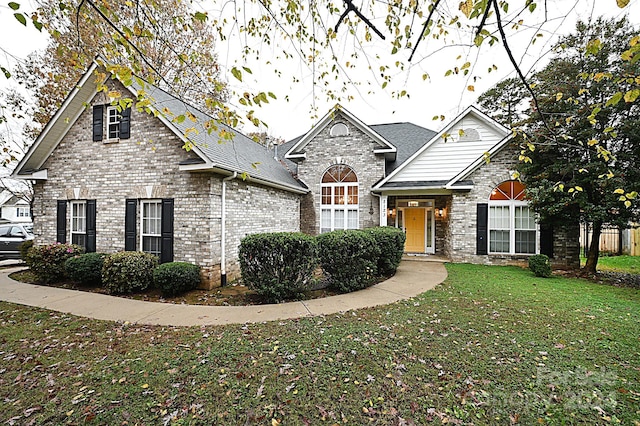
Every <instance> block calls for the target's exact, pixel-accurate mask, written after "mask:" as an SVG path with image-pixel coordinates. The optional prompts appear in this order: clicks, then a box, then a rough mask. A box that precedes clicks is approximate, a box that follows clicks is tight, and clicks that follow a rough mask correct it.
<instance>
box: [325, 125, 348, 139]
mask: <svg viewBox="0 0 640 426" xmlns="http://www.w3.org/2000/svg"><path fill="white" fill-rule="evenodd" d="M329 134H330V135H331V136H333V137H336V136H348V135H349V128H348V127H347V125H346V124H344V123H336V124H334V125H333V126H331V130H329Z"/></svg>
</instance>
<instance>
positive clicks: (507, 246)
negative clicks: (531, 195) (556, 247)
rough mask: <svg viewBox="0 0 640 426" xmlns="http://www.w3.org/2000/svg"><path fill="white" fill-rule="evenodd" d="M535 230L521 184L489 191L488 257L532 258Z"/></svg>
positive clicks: (534, 250)
mask: <svg viewBox="0 0 640 426" xmlns="http://www.w3.org/2000/svg"><path fill="white" fill-rule="evenodd" d="M536 229H537V226H536V217H535V214H534V212H533V209H532V208H531V207H529V206H528V205H527V202H526V200H525V186H524V185H523V184H522V183H521V182H519V181H516V180H509V181H506V182H502V183H501V184H500V185H498V186H496V187H495V188H494V189H493V191H491V195H490V197H489V253H506V254H535V253H536V239H537V238H536V237H537V233H536Z"/></svg>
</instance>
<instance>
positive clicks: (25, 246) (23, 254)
mask: <svg viewBox="0 0 640 426" xmlns="http://www.w3.org/2000/svg"><path fill="white" fill-rule="evenodd" d="M31 247H33V240H27V241H24V242H22V243H20V245H19V246H18V250H19V251H20V259H22V261H23V262H25V263H26V262H27V254H28V253H29V249H30V248H31Z"/></svg>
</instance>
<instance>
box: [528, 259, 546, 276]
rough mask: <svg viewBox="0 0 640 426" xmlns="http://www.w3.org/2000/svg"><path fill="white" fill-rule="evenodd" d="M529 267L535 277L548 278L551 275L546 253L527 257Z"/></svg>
mask: <svg viewBox="0 0 640 426" xmlns="http://www.w3.org/2000/svg"><path fill="white" fill-rule="evenodd" d="M529 269H530V270H531V272H533V273H534V274H535V275H536V277H542V278H549V277H550V276H551V262H549V256H547V255H546V254H536V255H534V256H531V257H530V258H529Z"/></svg>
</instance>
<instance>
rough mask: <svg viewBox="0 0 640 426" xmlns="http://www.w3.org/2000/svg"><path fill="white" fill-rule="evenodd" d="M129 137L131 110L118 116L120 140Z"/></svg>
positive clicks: (128, 109)
mask: <svg viewBox="0 0 640 426" xmlns="http://www.w3.org/2000/svg"><path fill="white" fill-rule="evenodd" d="M130 137H131V108H127V109H125V110H123V111H122V114H121V115H120V133H119V138H120V139H129V138H130Z"/></svg>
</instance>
